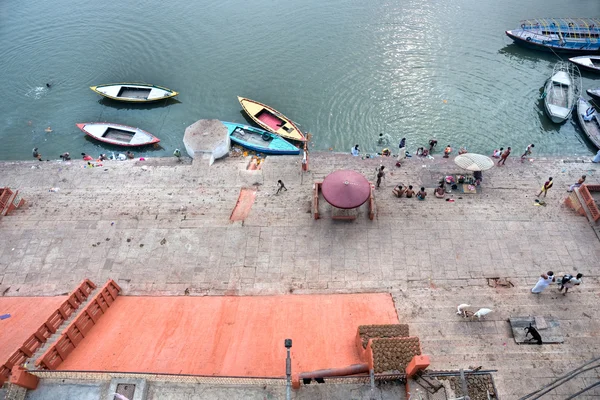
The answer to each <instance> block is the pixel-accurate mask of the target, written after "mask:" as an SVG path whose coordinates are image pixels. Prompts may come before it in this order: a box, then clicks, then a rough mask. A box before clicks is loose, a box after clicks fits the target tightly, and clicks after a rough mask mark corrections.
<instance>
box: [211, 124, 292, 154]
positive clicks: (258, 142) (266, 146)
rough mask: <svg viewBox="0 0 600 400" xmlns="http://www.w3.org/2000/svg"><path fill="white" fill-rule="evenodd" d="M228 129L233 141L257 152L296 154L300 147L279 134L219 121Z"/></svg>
mask: <svg viewBox="0 0 600 400" xmlns="http://www.w3.org/2000/svg"><path fill="white" fill-rule="evenodd" d="M221 123H222V124H223V125H225V127H226V128H227V130H228V131H229V137H230V138H231V141H232V142H233V143H236V144H239V145H240V146H242V147H245V148H247V149H250V150H254V151H256V152H257V153H262V154H272V155H297V154H300V149H298V148H297V147H296V146H294V145H293V144H291V143H290V142H288V141H287V140H285V139H284V138H282V137H281V136H279V135H276V134H274V133H271V132H267V131H265V130H262V129H258V128H255V127H253V126H248V125H244V124H236V123H234V122H224V121H221Z"/></svg>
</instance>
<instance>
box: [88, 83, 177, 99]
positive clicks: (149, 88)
mask: <svg viewBox="0 0 600 400" xmlns="http://www.w3.org/2000/svg"><path fill="white" fill-rule="evenodd" d="M90 89H92V90H93V91H94V92H96V93H98V94H99V95H101V96H104V97H108V98H109V99H113V100H118V101H128V102H130V103H147V102H151V101H158V100H163V99H168V98H171V97H174V96H177V95H178V94H179V93H177V92H176V91H174V90H171V89H168V88H165V87H162V86H156V85H149V84H145V83H109V84H106V85H98V86H90Z"/></svg>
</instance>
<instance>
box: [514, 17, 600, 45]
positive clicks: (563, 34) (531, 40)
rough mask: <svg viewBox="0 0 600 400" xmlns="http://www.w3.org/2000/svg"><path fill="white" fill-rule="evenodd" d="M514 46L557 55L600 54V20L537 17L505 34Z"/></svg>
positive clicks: (523, 22)
mask: <svg viewBox="0 0 600 400" xmlns="http://www.w3.org/2000/svg"><path fill="white" fill-rule="evenodd" d="M505 33H506V35H507V36H508V37H509V38H511V39H512V40H514V41H515V43H517V44H520V45H523V46H526V47H529V48H532V49H537V50H543V51H550V52H554V53H579V54H600V19H596V18H538V19H528V20H524V21H521V26H520V27H519V28H517V29H512V30H509V31H506V32H505Z"/></svg>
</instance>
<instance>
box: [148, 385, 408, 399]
mask: <svg viewBox="0 0 600 400" xmlns="http://www.w3.org/2000/svg"><path fill="white" fill-rule="evenodd" d="M285 390H286V388H285V386H264V387H263V386H205V385H191V384H172V383H164V384H160V383H157V382H155V383H152V384H150V386H149V387H148V397H147V400H188V399H189V400H192V399H194V400H195V399H199V400H230V399H248V400H279V399H285ZM373 396H374V397H373V398H375V399H378V400H402V399H405V398H406V394H405V392H404V385H398V384H393V383H390V384H382V385H378V386H377V387H376V388H375V390H374V392H373ZM292 399H294V400H321V399H322V400H350V399H351V400H370V399H371V388H370V387H369V386H368V385H356V384H343V385H331V384H328V385H318V384H311V385H309V386H305V387H303V388H302V390H300V391H297V392H296V391H292Z"/></svg>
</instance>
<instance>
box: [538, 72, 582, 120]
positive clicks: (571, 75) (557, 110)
mask: <svg viewBox="0 0 600 400" xmlns="http://www.w3.org/2000/svg"><path fill="white" fill-rule="evenodd" d="M580 92H581V74H580V73H579V69H578V68H577V67H576V66H575V65H573V64H569V63H566V62H562V61H559V62H557V63H556V65H555V66H554V70H553V71H552V76H551V77H550V78H549V79H548V80H547V81H546V85H545V86H544V94H543V95H542V96H543V98H544V109H545V110H546V113H547V114H548V116H549V117H550V119H551V120H552V122H554V123H557V124H559V123H561V122H564V121H566V120H567V119H568V118H569V117H570V116H571V112H572V111H573V107H574V106H575V101H576V99H577V96H578V95H579V93H580Z"/></svg>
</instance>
